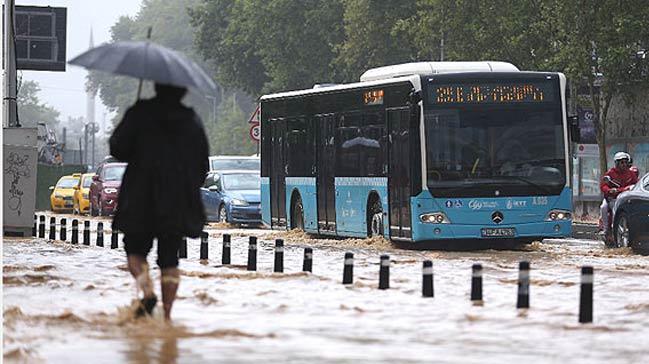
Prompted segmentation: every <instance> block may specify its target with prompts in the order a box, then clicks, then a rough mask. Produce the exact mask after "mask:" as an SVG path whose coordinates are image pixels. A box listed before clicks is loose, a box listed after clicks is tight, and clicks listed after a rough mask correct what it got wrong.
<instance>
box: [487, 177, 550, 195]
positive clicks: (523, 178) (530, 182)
mask: <svg viewBox="0 0 649 364" xmlns="http://www.w3.org/2000/svg"><path fill="white" fill-rule="evenodd" d="M497 178H499V179H504V180H516V181H521V182H524V183H525V184H528V185H530V186H533V187H535V188H536V189H538V190H540V191H542V192H544V193H546V194H548V195H551V194H552V191H551V190H550V189H549V188H547V187H545V186H542V185H540V184H538V183H536V182H532V181H530V180H529V179H527V178H525V177H521V176H498V177H497Z"/></svg>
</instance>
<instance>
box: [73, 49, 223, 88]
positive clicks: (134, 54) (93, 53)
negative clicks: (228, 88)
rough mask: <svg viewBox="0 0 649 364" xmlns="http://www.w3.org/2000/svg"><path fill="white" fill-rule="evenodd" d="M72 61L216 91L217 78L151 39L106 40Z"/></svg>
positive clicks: (111, 71) (124, 73) (95, 68)
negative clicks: (212, 77)
mask: <svg viewBox="0 0 649 364" xmlns="http://www.w3.org/2000/svg"><path fill="white" fill-rule="evenodd" d="M69 63H70V64H73V65H77V66H81V67H85V68H87V69H92V70H98V71H105V72H109V73H114V74H118V75H126V76H132V77H137V78H140V79H145V80H152V81H155V82H158V83H164V84H168V85H173V86H180V87H193V88H197V89H199V90H201V91H204V92H207V93H212V94H213V93H215V91H216V85H215V84H214V81H212V79H211V78H210V77H209V76H208V75H207V74H206V73H205V71H203V69H202V68H201V67H200V66H199V65H197V64H196V63H195V62H194V61H192V60H190V59H189V58H187V57H185V56H184V55H182V54H180V53H178V52H176V51H173V50H171V49H169V48H165V47H163V46H160V45H157V44H155V43H151V42H148V41H146V42H134V41H128V42H115V43H108V44H103V45H100V46H99V47H95V48H92V49H90V50H88V51H86V52H84V53H82V54H80V55H78V56H77V57H75V58H74V59H73V60H71V61H70V62H69ZM138 97H139V92H138Z"/></svg>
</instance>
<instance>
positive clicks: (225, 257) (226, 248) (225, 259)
mask: <svg viewBox="0 0 649 364" xmlns="http://www.w3.org/2000/svg"><path fill="white" fill-rule="evenodd" d="M230 239H231V237H230V234H223V254H222V256H221V264H223V265H226V264H230V244H231V243H230Z"/></svg>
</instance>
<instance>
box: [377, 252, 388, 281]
mask: <svg viewBox="0 0 649 364" xmlns="http://www.w3.org/2000/svg"><path fill="white" fill-rule="evenodd" d="M388 288H390V256H389V255H386V254H383V255H381V263H380V267H379V289H388Z"/></svg>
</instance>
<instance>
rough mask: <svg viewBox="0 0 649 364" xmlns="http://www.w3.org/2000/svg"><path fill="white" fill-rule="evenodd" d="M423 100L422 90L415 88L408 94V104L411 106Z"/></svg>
mask: <svg viewBox="0 0 649 364" xmlns="http://www.w3.org/2000/svg"><path fill="white" fill-rule="evenodd" d="M419 101H421V91H415V90H414V89H413V90H412V91H410V93H409V94H408V104H410V107H413V106H415V105H417V104H418V103H419Z"/></svg>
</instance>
